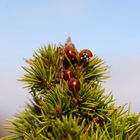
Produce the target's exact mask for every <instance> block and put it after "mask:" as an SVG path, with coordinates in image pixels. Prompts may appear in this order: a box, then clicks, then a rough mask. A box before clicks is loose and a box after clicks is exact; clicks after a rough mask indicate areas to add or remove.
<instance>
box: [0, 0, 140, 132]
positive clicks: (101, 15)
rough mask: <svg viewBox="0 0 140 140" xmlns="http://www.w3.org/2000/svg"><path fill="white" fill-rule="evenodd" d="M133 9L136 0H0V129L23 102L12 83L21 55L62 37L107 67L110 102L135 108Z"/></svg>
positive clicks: (138, 89) (138, 59)
mask: <svg viewBox="0 0 140 140" xmlns="http://www.w3.org/2000/svg"><path fill="white" fill-rule="evenodd" d="M139 7H140V1H139V0H23V1H21V0H0V118H1V119H0V127H2V125H3V124H5V121H4V118H11V117H12V115H13V114H14V113H15V112H17V110H20V109H21V106H23V105H24V102H25V101H27V97H28V92H27V90H26V89H23V88H22V87H23V84H22V83H20V82H18V81H17V79H18V78H19V77H21V76H22V74H23V70H22V69H21V66H22V65H25V62H24V58H30V57H32V53H33V51H34V50H37V49H38V48H39V47H40V46H41V45H44V44H48V43H53V44H57V43H62V44H63V43H64V42H65V40H66V38H67V37H68V36H71V38H72V41H73V42H74V44H75V46H76V48H77V49H78V50H79V51H80V50H82V49H84V48H87V49H90V50H91V51H92V52H93V54H96V55H97V56H99V57H101V58H103V59H104V60H105V62H106V64H107V65H110V66H111V68H110V70H109V71H110V76H111V78H110V79H109V80H108V81H107V82H106V84H105V87H106V93H107V92H109V91H113V95H114V98H116V99H117V100H116V105H117V106H118V105H123V104H125V103H131V111H132V112H136V113H138V112H140V8H139ZM3 134H4V133H3Z"/></svg>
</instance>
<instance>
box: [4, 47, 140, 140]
mask: <svg viewBox="0 0 140 140" xmlns="http://www.w3.org/2000/svg"><path fill="white" fill-rule="evenodd" d="M63 48H64V46H62V45H51V44H49V45H48V46H44V47H42V48H40V49H39V50H38V51H35V52H34V53H33V58H32V59H28V60H26V62H27V64H28V66H26V67H25V66H24V67H22V68H23V69H24V70H25V74H24V76H23V77H22V78H21V79H20V81H22V82H24V83H25V87H26V88H28V89H29V93H30V94H31V95H32V99H30V100H29V102H28V103H26V106H25V107H24V108H25V109H24V111H22V112H20V113H17V114H15V119H14V120H9V121H10V122H11V124H12V125H10V126H6V128H7V129H8V131H9V132H10V133H11V135H9V136H7V137H5V138H3V140H138V139H139V138H140V121H139V118H140V117H139V116H140V114H135V113H134V114H130V109H128V110H125V109H124V107H125V105H124V106H119V107H116V106H115V101H114V99H113V96H112V94H111V93H109V94H108V95H104V92H105V89H104V88H103V87H102V82H103V81H104V80H106V79H107V78H108V76H106V73H107V72H108V71H107V70H108V66H105V65H104V61H103V60H102V59H101V58H99V57H97V56H96V57H95V56H94V57H93V58H91V59H90V60H88V61H84V62H81V59H80V56H79V54H78V53H77V54H76V57H77V60H74V61H73V60H71V59H69V58H68V56H67V55H66V54H65V53H63ZM62 54H63V58H62ZM64 59H65V61H66V63H67V64H68V65H69V69H70V70H71V71H73V74H74V76H75V77H76V78H77V79H79V80H80V90H79V91H76V90H74V91H71V90H69V87H68V82H67V81H65V80H64V79H63V73H62V72H63V70H64V64H63V61H64Z"/></svg>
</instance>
